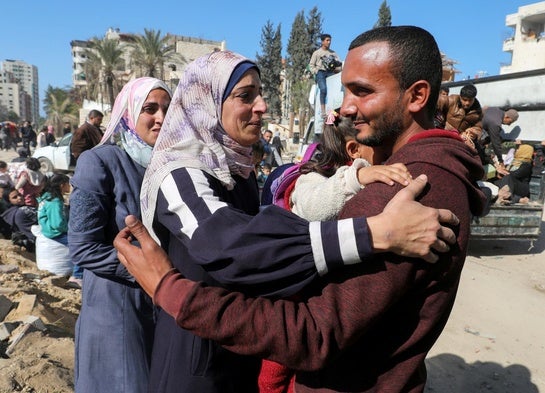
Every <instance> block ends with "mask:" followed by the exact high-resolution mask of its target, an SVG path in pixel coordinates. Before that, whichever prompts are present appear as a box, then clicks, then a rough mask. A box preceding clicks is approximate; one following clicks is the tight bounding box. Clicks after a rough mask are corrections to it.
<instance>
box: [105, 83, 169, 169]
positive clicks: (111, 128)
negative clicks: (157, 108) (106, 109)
mask: <svg viewBox="0 0 545 393" xmlns="http://www.w3.org/2000/svg"><path fill="white" fill-rule="evenodd" d="M155 89H163V90H165V91H166V92H167V93H168V95H169V96H172V93H171V92H170V89H169V88H168V87H167V85H166V84H165V82H163V81H162V80H160V79H156V78H150V77H143V78H137V79H134V80H132V81H130V82H128V83H127V84H125V86H123V89H122V90H121V92H120V93H119V94H118V95H117V97H116V99H115V103H114V107H113V109H112V115H111V117H110V122H109V123H108V127H106V132H105V133H104V136H103V137H102V140H101V141H100V143H99V145H102V144H104V143H108V142H113V140H112V139H113V138H112V137H113V136H114V135H115V134H119V135H120V137H121V145H122V147H123V149H124V150H125V151H126V152H127V153H128V154H129V155H130V156H131V158H132V159H133V160H135V161H136V162H138V163H139V164H140V165H142V166H143V167H146V166H147V165H148V164H149V160H150V157H151V151H152V149H153V146H150V145H148V144H147V143H146V142H144V141H143V140H142V138H140V137H139V136H138V134H137V133H136V122H137V121H138V116H140V112H141V111H142V105H144V102H146V98H148V95H149V93H150V91H152V90H155ZM161 130H162V127H161ZM159 135H160V133H159Z"/></svg>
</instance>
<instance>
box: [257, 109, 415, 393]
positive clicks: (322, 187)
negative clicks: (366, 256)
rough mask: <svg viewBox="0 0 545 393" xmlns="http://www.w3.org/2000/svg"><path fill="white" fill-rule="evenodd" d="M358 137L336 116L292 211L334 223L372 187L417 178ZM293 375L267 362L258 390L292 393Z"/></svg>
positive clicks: (307, 166) (297, 189)
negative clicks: (355, 198)
mask: <svg viewBox="0 0 545 393" xmlns="http://www.w3.org/2000/svg"><path fill="white" fill-rule="evenodd" d="M357 133H358V131H357V130H356V129H355V128H354V127H353V124H352V120H351V119H350V118H348V117H341V116H339V114H338V113H337V112H336V111H331V113H330V114H329V115H328V116H327V119H326V122H325V127H324V131H323V134H322V140H321V143H320V145H319V146H318V151H317V153H315V154H314V156H313V158H312V159H311V160H310V161H308V162H306V163H304V164H303V165H302V166H301V168H300V173H301V174H300V176H299V177H298V178H297V180H296V182H295V186H294V187H293V189H292V190H293V191H291V195H289V206H288V209H289V210H291V211H292V212H293V213H295V214H297V215H299V216H301V217H303V218H304V219H306V220H309V221H326V220H334V219H336V218H337V215H338V214H339V212H340V210H341V208H342V207H343V206H344V204H345V203H346V201H348V200H349V199H350V198H352V197H353V196H354V195H356V193H357V192H358V191H360V190H361V189H363V188H364V187H365V186H366V185H367V184H370V183H373V182H377V181H379V182H383V183H385V184H389V185H394V183H395V182H397V183H399V184H402V185H408V184H409V182H410V181H411V179H412V177H411V174H410V173H409V171H408V170H407V167H406V166H405V165H404V164H392V165H380V164H381V163H382V162H383V161H384V157H385V155H384V153H383V152H382V151H381V148H380V147H369V146H365V145H363V144H361V143H359V142H358V141H356V135H357ZM288 189H290V188H289V187H288ZM294 375H295V372H294V371H292V370H290V369H289V368H287V367H285V366H283V365H281V364H279V363H276V362H273V361H270V360H263V362H262V365H261V372H260V374H259V380H258V383H259V391H260V392H261V393H293V385H294V379H293V376H294Z"/></svg>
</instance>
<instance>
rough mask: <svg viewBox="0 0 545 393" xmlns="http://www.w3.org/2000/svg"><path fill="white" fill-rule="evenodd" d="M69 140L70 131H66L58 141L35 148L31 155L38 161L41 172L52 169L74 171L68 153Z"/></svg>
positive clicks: (47, 171)
mask: <svg viewBox="0 0 545 393" xmlns="http://www.w3.org/2000/svg"><path fill="white" fill-rule="evenodd" d="M71 140H72V133H68V134H66V135H65V136H63V137H62V138H61V140H59V141H58V142H55V143H53V144H51V145H49V146H45V147H40V148H38V149H36V150H35V151H34V153H33V154H32V157H34V158H37V159H38V160H39V161H40V164H41V168H40V171H42V172H43V173H52V172H54V171H65V172H74V166H73V165H72V164H73V162H71V154H70V141H71Z"/></svg>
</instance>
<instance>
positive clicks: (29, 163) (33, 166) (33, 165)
mask: <svg viewBox="0 0 545 393" xmlns="http://www.w3.org/2000/svg"><path fill="white" fill-rule="evenodd" d="M25 163H26V167H27V168H28V169H30V170H31V171H37V170H38V169H40V166H41V164H40V161H39V160H38V159H37V158H35V157H28V158H27V159H26V160H25Z"/></svg>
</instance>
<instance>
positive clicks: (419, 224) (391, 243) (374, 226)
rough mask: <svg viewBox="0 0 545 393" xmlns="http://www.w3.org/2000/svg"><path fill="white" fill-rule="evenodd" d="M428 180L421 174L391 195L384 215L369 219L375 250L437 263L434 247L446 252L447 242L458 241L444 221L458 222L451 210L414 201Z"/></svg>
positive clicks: (436, 249)
mask: <svg viewBox="0 0 545 393" xmlns="http://www.w3.org/2000/svg"><path fill="white" fill-rule="evenodd" d="M426 183H427V177H426V176H425V175H420V176H418V177H417V178H416V179H414V180H413V181H412V182H411V183H410V184H409V185H408V186H407V187H405V188H403V189H402V190H401V191H399V192H398V193H397V194H396V195H395V196H394V197H393V198H392V200H391V201H390V202H389V203H388V204H387V205H386V207H385V208H384V211H383V212H382V213H381V214H379V215H377V216H374V217H370V218H368V219H367V223H368V225H369V230H370V231H371V237H372V240H373V248H374V250H375V252H393V253H395V254H398V255H403V256H408V257H417V258H422V259H424V260H425V261H427V262H431V263H434V262H436V261H437V260H438V258H439V257H438V256H437V255H436V254H434V253H433V251H432V250H435V251H438V252H447V251H448V250H449V246H448V244H447V243H450V244H454V243H455V242H456V236H455V234H454V231H453V230H452V229H450V228H448V227H446V226H442V225H441V223H443V224H445V225H449V226H455V225H458V224H459V220H458V217H456V215H454V214H453V213H452V212H451V211H450V210H446V209H435V208H431V207H426V206H424V205H422V204H420V203H419V202H416V201H415V198H416V197H417V196H418V195H419V194H420V193H421V192H422V191H423V190H424V187H425V186H426Z"/></svg>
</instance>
